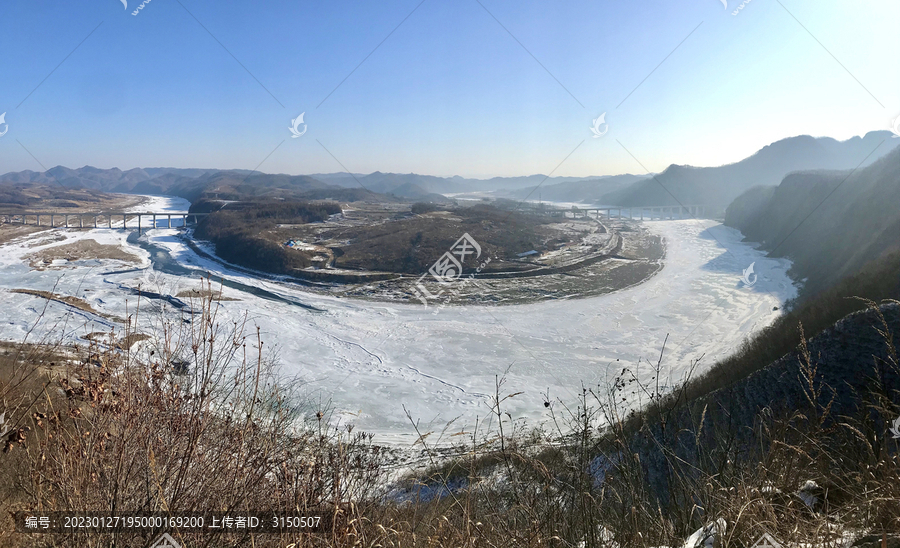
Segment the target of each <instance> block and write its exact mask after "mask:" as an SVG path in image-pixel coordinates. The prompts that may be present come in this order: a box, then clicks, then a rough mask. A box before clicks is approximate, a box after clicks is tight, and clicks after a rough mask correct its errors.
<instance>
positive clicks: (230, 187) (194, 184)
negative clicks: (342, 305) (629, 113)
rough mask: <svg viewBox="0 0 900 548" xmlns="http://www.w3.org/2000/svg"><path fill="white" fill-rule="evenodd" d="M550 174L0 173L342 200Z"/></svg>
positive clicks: (2, 178) (460, 189) (90, 184)
mask: <svg viewBox="0 0 900 548" xmlns="http://www.w3.org/2000/svg"><path fill="white" fill-rule="evenodd" d="M544 179H546V177H545V176H544V175H531V176H528V177H496V178H493V179H484V180H482V179H466V178H463V177H449V178H445V177H435V176H431V175H418V174H414V173H409V174H400V173H381V172H378V171H376V172H375V173H370V174H368V175H363V174H352V175H351V174H348V173H324V174H315V175H280V174H266V173H258V172H251V171H247V170H217V169H179V168H145V169H138V168H136V169H130V170H128V171H122V170H121V169H118V168H113V169H99V168H95V167H91V166H85V167H82V168H79V169H71V168H67V167H63V166H57V167H55V168H52V169H50V170H47V171H46V172H37V171H20V172H12V173H7V174H5V175H0V184H6V185H27V184H47V185H55V184H62V185H63V186H65V187H70V188H86V189H95V190H102V191H105V192H123V193H133V194H171V195H175V196H180V197H183V198H185V199H187V200H190V201H192V202H194V201H197V200H200V199H204V198H219V199H237V197H238V196H255V197H264V196H265V197H282V198H283V197H288V196H293V197H298V198H309V199H324V198H333V199H335V200H340V201H352V200H356V199H370V200H375V201H391V200H394V199H404V200H412V201H426V202H449V201H451V200H449V199H447V198H446V196H445V195H447V194H457V193H466V192H479V191H480V192H490V191H495V190H499V189H517V188H521V187H526V186H529V185H532V186H533V185H535V184H538V183H540V182H541V181H542V180H544ZM587 179H591V178H587V177H585V178H578V177H553V178H550V179H547V180H548V181H551V182H554V183H564V182H570V181H574V182H577V181H583V180H587ZM594 179H596V178H594Z"/></svg>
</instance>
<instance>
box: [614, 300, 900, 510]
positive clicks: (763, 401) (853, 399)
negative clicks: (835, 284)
mask: <svg viewBox="0 0 900 548" xmlns="http://www.w3.org/2000/svg"><path fill="white" fill-rule="evenodd" d="M878 310H879V311H880V315H879V313H878V312H876V311H875V310H874V309H868V310H865V311H862V312H857V313H854V314H851V315H849V316H847V317H845V318H843V319H841V320H839V321H837V322H836V323H835V324H834V325H832V326H831V327H829V328H828V329H826V330H825V331H823V332H822V333H820V334H819V335H817V336H815V337H812V338H810V339H809V340H808V342H807V350H808V353H806V354H804V352H803V349H802V347H801V346H799V343H800V338H799V337H798V338H797V347H796V348H795V349H794V350H792V351H790V352H788V353H786V354H785V355H784V356H782V357H780V358H778V359H777V360H775V361H773V362H772V363H770V364H769V365H767V366H765V367H763V368H762V369H760V370H758V371H756V372H754V373H752V374H750V375H748V376H746V377H743V378H740V379H738V380H736V381H734V382H732V383H730V384H728V385H726V386H723V387H721V388H719V389H717V390H715V391H712V392H709V393H707V394H705V395H702V396H698V397H695V398H692V399H689V400H688V402H687V403H684V404H678V405H676V406H675V407H674V408H671V407H668V408H667V404H666V403H665V402H664V403H663V405H662V406H661V407H662V409H668V410H665V411H659V412H657V413H656V414H655V415H652V416H651V417H649V418H648V419H647V422H646V424H645V426H644V428H642V429H641V431H640V432H636V433H635V434H634V436H633V438H632V443H633V445H632V447H631V449H632V451H633V452H634V453H635V454H640V460H641V462H643V463H645V466H646V474H647V478H648V481H649V482H650V483H651V485H652V486H653V488H654V490H655V494H656V495H657V496H658V497H660V498H661V499H663V500H665V499H666V498H668V497H667V494H668V493H670V491H671V489H672V487H673V486H672V480H673V479H674V476H676V475H677V473H673V470H672V469H671V468H672V466H673V463H677V464H674V466H676V467H677V466H680V465H684V468H685V469H687V470H692V471H698V470H701V469H705V468H708V467H710V466H712V467H718V469H719V470H725V469H727V468H728V466H726V464H725V463H726V462H728V463H729V464H730V465H734V464H738V463H741V462H752V461H757V460H758V459H760V458H761V457H763V454H764V453H765V451H767V450H768V449H769V447H768V441H769V440H768V438H767V434H771V433H768V432H766V431H765V430H764V429H763V428H761V427H760V425H759V423H758V421H759V418H760V417H766V416H767V417H770V418H771V417H779V416H782V417H783V416H790V415H791V414H792V413H795V412H806V413H807V414H808V415H807V417H811V415H813V414H815V413H822V412H823V410H825V409H827V410H828V411H827V415H828V416H829V417H832V418H831V419H828V421H827V422H826V423H825V424H823V425H822V427H824V428H828V427H829V425H830V424H832V423H833V422H834V421H835V420H843V417H853V418H854V419H856V418H860V417H863V419H862V420H863V421H864V422H865V418H864V417H866V415H867V414H868V413H869V409H868V406H869V405H875V404H876V402H873V401H870V400H867V399H864V397H863V396H862V395H863V394H867V395H869V396H875V395H877V396H878V397H880V398H881V401H879V402H877V404H878V405H879V406H882V407H887V408H891V407H893V408H896V409H900V368H898V364H897V363H896V362H894V361H892V360H894V359H896V355H892V350H891V348H890V346H889V344H888V339H887V337H885V334H884V333H887V335H888V337H890V336H893V337H894V339H895V340H896V337H897V336H900V305H898V304H897V303H893V304H885V305H882V306H880V307H879V308H878ZM882 319H883V321H882ZM807 356H808V358H807ZM807 359H808V360H809V361H808V362H807ZM807 366H809V368H806V367H807ZM805 368H806V369H805ZM810 373H813V374H814V378H813V383H814V384H813V387H812V389H811V387H810V385H809V383H808V380H809V377H810ZM816 409H818V410H816ZM764 410H766V411H765V412H764ZM870 419H871V420H870V421H869V422H870V424H869V426H870V427H871V429H872V432H871V435H873V436H877V438H881V439H884V437H885V435H886V434H887V431H888V427H889V426H890V424H889V423H888V422H886V421H885V420H884V417H880V418H878V417H876V416H875V415H874V414H872V416H871V417H870ZM876 419H877V420H876ZM873 421H874V422H873ZM701 422H702V427H700V426H698V425H699V424H700V423H701ZM685 433H687V434H688V435H687V436H685V435H684V434H685ZM867 434H869V433H868V432H867ZM872 443H879V442H878V441H876V440H875V439H873V441H872ZM663 448H665V449H663ZM847 449H849V448H847ZM663 451H665V454H664V452H663ZM673 455H674V456H676V458H672V457H673ZM682 472H683V471H682ZM820 472H821V471H819V470H812V469H810V470H797V471H795V473H796V474H798V476H800V477H798V478H792V479H799V480H800V483H802V481H803V478H802V475H803V474H808V475H807V476H806V477H807V478H809V477H810V475H812V474H816V473H820ZM687 473H688V474H691V473H692V472H687Z"/></svg>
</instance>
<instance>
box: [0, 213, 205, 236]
mask: <svg viewBox="0 0 900 548" xmlns="http://www.w3.org/2000/svg"><path fill="white" fill-rule="evenodd" d="M207 215H209V213H178V212H176V213H172V212H170V211H164V212H161V213H155V212H148V213H143V212H141V213H136V212H121V213H118V212H110V213H64V212H41V213H30V212H19V213H0V223H2V224H19V225H25V226H42V227H47V228H109V229H122V230H127V229H136V230H137V231H138V232H140V231H141V230H145V229H151V228H179V227H186V226H190V225H195V224H197V223H198V222H200V219H201V218H203V217H206V216H207ZM129 223H130V224H129Z"/></svg>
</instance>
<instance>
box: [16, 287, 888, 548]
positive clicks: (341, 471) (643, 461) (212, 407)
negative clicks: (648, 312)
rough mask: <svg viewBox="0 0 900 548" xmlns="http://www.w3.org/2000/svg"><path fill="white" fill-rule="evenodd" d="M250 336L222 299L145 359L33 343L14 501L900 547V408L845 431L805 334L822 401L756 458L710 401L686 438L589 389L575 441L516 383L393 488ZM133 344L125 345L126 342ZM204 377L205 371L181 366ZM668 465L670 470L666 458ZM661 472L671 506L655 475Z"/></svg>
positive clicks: (872, 399) (465, 539)
mask: <svg viewBox="0 0 900 548" xmlns="http://www.w3.org/2000/svg"><path fill="white" fill-rule="evenodd" d="M208 294H209V295H213V294H214V292H212V291H210V292H209V293H208ZM872 305H873V303H870V306H872ZM873 310H876V311H877V310H878V309H877V308H873ZM137 313H140V312H139V311H137V312H136V314H137ZM877 313H878V312H876V314H877ZM879 317H880V318H881V320H882V321H881V324H880V326H879V329H880V330H881V335H882V337H883V339H884V342H885V346H886V352H885V354H884V355H886V356H887V358H886V359H883V360H881V362H880V363H878V364H877V366H878V367H879V368H880V370H882V371H888V370H890V371H894V372H897V371H898V361H897V351H896V348H895V345H894V339H893V336H894V334H893V333H892V332H891V331H890V329H889V328H888V324H887V322H885V321H884V318H883V316H879ZM185 319H188V320H190V321H189V322H185V321H183V320H185ZM246 331H247V330H246V326H245V325H242V324H240V323H230V324H226V325H221V324H220V323H219V320H218V319H217V305H216V303H215V301H214V300H213V299H212V298H207V299H205V300H204V301H203V304H202V306H198V308H197V309H195V310H194V311H193V312H190V313H188V316H186V317H184V318H174V319H173V318H168V319H166V318H161V319H160V320H159V329H158V332H159V337H157V338H153V339H149V340H145V345H144V346H146V347H147V349H148V350H146V352H145V353H138V352H133V351H131V350H129V348H130V347H125V346H123V347H121V348H115V347H112V346H109V345H103V344H102V343H101V342H100V340H101V338H100V337H93V339H94V340H93V341H92V342H91V343H90V344H89V345H88V346H86V347H82V348H70V349H59V348H58V349H56V354H53V355H51V354H48V356H49V357H44V358H38V357H34V361H32V359H30V358H29V359H28V360H23V359H22V358H23V356H22V355H21V351H22V349H24V348H29V347H28V346H22V347H18V348H17V349H16V351H17V352H19V353H20V356H18V357H17V359H16V360H14V361H13V362H12V363H13V364H19V365H23V364H31V366H30V367H20V366H19V365H14V366H12V367H11V368H8V369H7V372H8V373H10V374H11V376H9V377H6V376H4V377H3V378H2V379H0V381H2V385H0V388H2V389H3V390H4V392H3V393H4V394H5V395H6V396H7V397H6V398H5V401H6V402H7V406H8V407H7V408H8V409H14V410H15V411H14V412H13V413H12V415H13V416H14V417H18V418H17V419H16V420H17V425H18V426H17V428H29V429H30V430H28V431H25V432H24V435H23V436H18V434H17V437H15V438H14V443H12V444H11V445H10V446H9V447H10V449H9V451H8V452H7V454H6V455H4V456H3V458H4V459H6V462H7V463H8V465H7V466H6V467H5V468H4V473H5V477H4V478H3V479H4V481H5V485H6V486H10V485H13V486H14V489H9V488H7V491H6V494H7V499H6V501H5V508H6V509H12V508H17V507H18V508H24V507H28V508H42V509H46V510H51V509H52V510H77V511H113V510H116V511H145V512H149V511H159V512H190V511H211V510H224V509H230V510H239V511H266V510H291V511H297V512H304V511H317V512H323V513H325V514H326V515H328V516H329V518H330V519H333V520H334V523H335V525H334V527H332V528H330V529H329V530H328V531H326V532H323V533H318V534H299V535H296V534H295V535H284V536H277V535H268V536H256V537H252V538H251V537H250V536H228V535H208V534H205V533H200V532H196V531H193V532H192V531H174V532H173V531H170V533H171V534H173V536H175V538H176V539H177V540H178V541H179V542H181V543H182V545H183V546H186V547H190V548H193V547H195V546H292V547H294V548H298V547H318V546H338V547H351V546H354V547H355V546H360V547H372V548H374V547H387V546H391V547H400V546H403V547H423V548H424V547H434V546H454V547H456V546H466V547H476V546H487V547H504V548H505V547H513V546H515V547H535V548H537V547H546V546H549V547H559V548H563V547H566V548H568V547H585V548H588V547H604V548H607V547H608V548H624V547H632V546H634V547H651V546H680V545H681V544H682V543H683V542H684V540H685V538H687V536H688V535H689V534H690V533H692V532H693V531H695V530H696V529H698V528H700V527H702V526H704V525H706V524H710V523H714V522H716V521H717V520H723V522H724V523H725V524H726V526H727V527H726V529H725V530H724V532H723V531H721V530H720V531H719V534H718V535H717V536H716V540H715V542H716V546H721V547H732V546H734V547H747V546H750V545H751V544H752V543H753V541H754V540H756V538H758V536H759V535H760V534H761V533H762V532H763V531H767V532H770V533H772V534H774V535H776V536H777V537H779V538H780V539H781V540H782V541H786V542H787V543H789V545H793V546H796V545H799V544H805V545H808V546H835V547H837V546H841V545H842V544H841V542H843V541H842V538H841V534H850V535H852V536H854V537H861V536H863V535H869V537H868V538H869V539H870V540H871V539H873V538H874V539H876V540H877V539H880V538H884V539H885V541H886V542H887V540H889V537H890V536H891V535H894V536H897V535H900V455H898V446H897V443H896V442H895V441H893V440H888V439H886V438H885V435H884V427H885V423H886V422H889V421H890V420H892V419H893V418H894V417H896V416H897V415H898V413H900V406H898V404H900V394H898V393H897V390H896V387H892V386H888V385H878V384H877V383H876V384H873V385H872V386H871V387H870V389H869V390H867V391H866V392H865V393H860V394H857V397H858V400H859V401H860V402H862V406H861V409H862V412H861V413H860V414H859V415H858V416H837V415H835V414H834V413H833V409H834V408H833V406H832V404H833V398H831V394H832V391H831V387H829V386H828V385H827V384H825V383H824V382H823V380H822V374H821V371H820V364H819V361H818V356H815V355H813V354H812V353H811V351H810V350H809V348H808V347H807V346H806V339H805V338H802V339H801V341H800V342H801V350H802V351H801V353H800V354H799V361H800V364H799V371H800V375H799V377H798V378H796V379H795V380H793V381H792V382H796V383H798V387H799V392H800V393H801V394H802V400H801V401H800V403H799V404H798V405H797V406H796V407H795V408H794V409H792V410H791V411H790V412H786V413H778V412H776V411H773V410H772V409H768V408H767V409H764V410H763V411H762V412H760V413H759V414H757V415H756V416H755V417H753V420H752V424H742V425H741V426H740V428H742V429H744V428H749V429H752V430H753V433H754V435H753V437H752V439H753V440H754V444H755V446H754V447H752V448H749V450H748V451H749V452H745V453H742V452H741V451H738V450H737V449H739V448H738V447H736V444H738V443H739V440H740V439H741V438H740V437H739V436H735V437H729V436H727V435H725V434H727V432H728V431H727V429H722V428H721V425H720V426H719V430H718V431H717V433H716V435H715V436H714V437H713V438H712V439H710V438H709V436H708V432H709V430H710V429H711V428H713V424H714V419H713V415H715V412H714V410H710V409H707V407H706V406H704V407H702V409H697V410H695V411H692V413H691V414H690V415H688V416H687V417H686V420H687V422H681V423H676V421H675V420H674V419H672V420H671V421H670V422H668V423H664V424H662V425H660V424H659V423H651V422H649V421H648V422H645V423H644V425H643V426H641V427H640V428H639V430H638V431H634V430H630V429H629V428H628V427H626V425H628V424H633V422H634V418H633V417H630V416H629V415H628V414H627V413H626V412H625V411H624V410H623V408H622V407H621V400H622V396H623V394H625V393H626V392H627V391H630V390H642V391H644V392H645V393H646V394H648V395H650V396H652V399H653V400H654V401H657V402H661V401H663V398H662V394H661V393H660V391H659V389H658V387H656V386H653V385H650V386H648V385H641V384H640V382H639V381H638V380H637V379H636V378H635V377H630V376H628V375H627V374H626V372H624V371H623V375H622V376H620V377H619V378H617V379H615V380H614V382H613V385H612V386H609V387H606V388H605V390H604V391H600V390H589V389H582V390H581V398H580V400H579V401H578V402H577V403H575V404H574V405H567V404H565V403H564V402H562V401H557V402H552V404H551V406H550V415H551V418H552V424H554V425H555V426H554V428H553V429H552V430H538V431H535V430H528V429H526V428H525V425H524V424H523V423H521V422H519V421H515V420H513V417H511V416H510V415H509V414H508V413H507V412H506V408H507V406H508V405H509V403H510V401H511V400H512V399H514V398H515V397H516V396H517V394H510V393H509V391H508V390H506V389H505V387H504V381H503V379H497V382H496V387H495V392H494V394H493V398H492V400H493V401H492V406H491V413H490V416H489V417H486V418H485V419H484V420H483V422H481V423H479V424H478V425H477V426H476V427H475V428H474V429H473V430H472V431H467V432H462V433H460V432H457V431H456V430H455V429H454V428H453V427H452V425H448V427H447V429H446V430H445V431H444V432H424V431H422V432H419V441H418V442H417V443H416V449H420V450H421V451H422V452H423V454H424V455H425V456H426V457H427V459H428V461H429V463H428V466H427V468H426V469H425V470H422V471H417V472H416V473H413V474H410V475H408V476H406V477H405V478H404V479H403V480H402V481H399V482H394V483H392V484H390V485H388V483H387V477H388V473H389V472H390V469H389V468H388V466H387V462H386V460H385V456H384V455H383V452H382V451H380V450H379V448H377V447H373V446H372V445H371V443H370V440H371V438H370V437H369V436H367V435H366V434H363V433H358V432H354V431H353V428H352V427H349V426H348V427H342V428H337V427H335V426H332V425H331V423H330V421H329V415H328V412H327V409H321V408H318V407H314V406H307V405H304V404H303V402H302V400H298V399H297V398H296V397H295V393H294V392H293V391H292V385H291V384H290V383H289V382H286V381H285V379H280V378H278V377H277V376H276V375H275V374H274V371H273V370H272V368H271V364H269V363H267V361H266V359H265V353H264V352H263V347H264V345H263V341H262V340H261V339H260V337H259V334H258V332H257V333H253V332H252V331H251V332H246ZM133 336H135V334H134V333H132V332H130V331H129V330H128V329H126V332H125V333H124V334H121V335H120V336H116V337H115V338H114V339H111V340H115V339H116V338H118V339H124V340H129V338H130V337H133ZM31 348H39V347H31ZM12 350H13V349H9V351H12ZM63 358H65V359H63ZM47 359H53V360H56V361H55V362H54V363H56V364H57V365H55V366H54V368H55V373H52V374H51V372H50V370H49V369H48V370H47V373H46V374H44V375H43V376H41V374H39V373H36V372H37V371H39V367H38V366H37V365H36V364H38V363H41V364H46V360H47ZM184 361H187V362H189V370H188V372H187V374H186V375H185V374H181V373H183V371H178V368H177V367H173V363H175V362H184ZM661 363H662V356H660V362H658V363H657V365H656V366H657V368H659V367H660V364H661ZM60 366H62V368H63V369H62V371H60ZM42 367H43V366H42ZM26 372H27V373H26ZM22 375H24V377H22ZM20 378H21V379H23V380H17V379H20ZM26 378H27V381H26V380H24V379H26ZM59 389H62V390H61V391H60V390H59ZM13 394H18V397H12V396H13ZM548 403H550V402H548ZM655 416H656V417H657V418H659V417H665V416H666V415H665V414H664V413H662V414H657V415H655ZM410 421H411V423H412V425H413V427H414V428H416V429H418V423H417V422H416V421H414V420H413V418H412V417H410ZM667 428H669V429H675V430H676V431H667V430H666V429H667ZM16 432H18V431H16ZM16 432H14V434H15V433H16ZM451 433H452V434H451ZM435 438H437V439H435ZM444 440H462V441H461V443H460V444H459V445H458V446H457V447H456V454H457V455H458V456H457V457H456V458H452V459H448V458H446V450H444V449H439V448H438V447H439V446H440V445H441V442H442V441H444ZM642 443H643V444H645V445H641V444H642ZM647 444H649V445H647ZM650 448H652V449H653V450H652V451H651V450H650ZM745 449H747V448H745ZM653 455H660V457H659V458H660V459H661V462H656V463H653V462H648V461H647V459H648V458H655V457H653ZM741 455H744V456H741ZM747 455H751V456H752V458H748V457H747ZM660 469H662V470H664V473H663V475H664V476H665V477H664V478H663V479H664V480H665V484H666V489H664V490H661V489H660V488H659V482H660V480H661V478H658V477H653V475H652V474H651V471H652V470H660ZM808 481H812V482H815V486H809V485H808V486H807V487H809V489H807V491H804V493H806V494H812V495H814V496H815V497H816V499H815V500H809V501H804V499H803V497H801V496H800V495H799V494H798V490H800V489H801V487H803V486H804V484H805V483H806V482H808ZM388 487H390V488H391V490H388V489H387V488H388ZM10 494H14V495H15V497H12V498H10V496H9V495H10ZM7 530H8V529H7ZM160 532H161V531H144V532H141V533H140V534H137V535H131V536H118V537H113V536H112V535H109V534H100V533H86V534H84V535H81V536H79V537H75V536H55V537H47V536H43V537H38V536H34V537H28V536H24V535H7V536H5V537H4V536H3V535H2V534H0V542H3V543H4V544H3V545H4V546H25V545H36V546H78V547H82V546H109V545H113V544H114V545H115V546H147V545H148V544H149V543H150V542H152V540H153V539H155V538H156V537H157V536H158V534H159V533H160Z"/></svg>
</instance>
